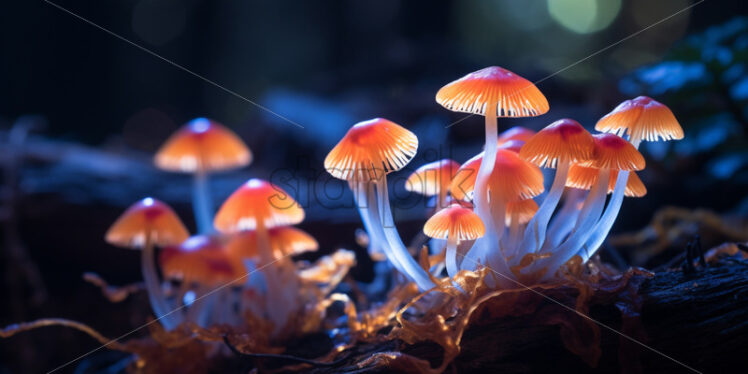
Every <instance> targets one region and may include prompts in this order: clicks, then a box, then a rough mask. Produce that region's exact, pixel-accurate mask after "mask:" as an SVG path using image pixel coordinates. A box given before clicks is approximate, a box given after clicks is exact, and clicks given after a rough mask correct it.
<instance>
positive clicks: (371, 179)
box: [325, 118, 434, 290]
mask: <svg viewBox="0 0 748 374" xmlns="http://www.w3.org/2000/svg"><path fill="white" fill-rule="evenodd" d="M417 149H418V138H417V137H416V136H415V134H413V133H412V132H410V131H408V130H407V129H405V128H403V127H402V126H400V125H398V124H396V123H394V122H392V121H389V120H386V119H383V118H375V119H371V120H368V121H364V122H359V123H357V124H355V125H354V126H353V127H351V129H350V130H348V132H347V133H346V134H345V136H343V138H342V139H341V140H340V142H338V144H337V145H335V147H334V148H333V149H332V150H331V151H330V153H329V154H328V155H327V157H326V158H325V170H327V172H328V173H330V174H331V175H332V176H333V177H335V178H338V179H342V180H346V181H348V183H349V186H350V188H351V190H352V191H353V196H354V200H355V201H356V205H357V206H358V209H359V213H360V214H361V220H362V221H363V222H364V227H365V228H366V231H367V232H368V233H369V237H370V238H371V240H372V243H370V248H369V249H370V251H371V249H372V248H382V249H383V250H384V252H385V255H387V258H388V259H389V260H390V262H391V263H392V264H393V266H395V268H396V269H397V270H398V271H400V272H401V273H403V274H404V275H406V276H407V277H408V278H410V279H411V280H413V281H414V282H415V283H416V284H417V285H418V287H419V288H420V289H421V290H427V289H429V288H431V287H433V286H434V283H433V282H432V281H431V279H430V278H429V275H428V273H426V271H424V270H423V269H422V268H421V267H420V266H419V265H418V263H417V262H416V261H415V259H413V257H412V256H411V255H410V254H409V253H408V250H407V249H406V248H405V245H404V244H403V242H402V239H401V238H400V234H399V233H398V232H397V228H396V227H395V225H394V220H393V218H392V211H391V208H390V202H389V194H388V192H387V174H388V173H390V172H393V171H397V170H400V169H401V168H402V167H404V166H405V165H407V164H408V162H410V160H411V159H412V158H413V156H415V154H416V150H417ZM371 246H373V247H371Z"/></svg>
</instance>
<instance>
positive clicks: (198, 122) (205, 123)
mask: <svg viewBox="0 0 748 374" xmlns="http://www.w3.org/2000/svg"><path fill="white" fill-rule="evenodd" d="M190 129H191V130H192V131H193V132H196V133H199V134H202V133H204V132H206V131H208V130H209V129H210V120H208V119H207V118H195V119H193V120H192V121H190Z"/></svg>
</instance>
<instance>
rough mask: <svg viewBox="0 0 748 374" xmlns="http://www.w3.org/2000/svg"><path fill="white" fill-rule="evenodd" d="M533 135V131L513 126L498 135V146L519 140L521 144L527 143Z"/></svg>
mask: <svg viewBox="0 0 748 374" xmlns="http://www.w3.org/2000/svg"><path fill="white" fill-rule="evenodd" d="M534 135H535V131H532V130H530V129H528V128H527V127H522V126H514V127H512V128H510V129H508V130H506V131H504V132H502V133H501V134H499V146H501V145H502V144H504V143H506V142H510V141H512V140H519V141H521V142H527V141H528V140H530V138H532V137H533V136H534Z"/></svg>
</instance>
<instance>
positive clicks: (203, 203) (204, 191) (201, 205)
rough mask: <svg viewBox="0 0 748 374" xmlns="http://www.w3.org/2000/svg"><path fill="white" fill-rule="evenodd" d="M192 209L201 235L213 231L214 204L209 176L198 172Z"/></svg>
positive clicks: (195, 178)
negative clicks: (209, 186)
mask: <svg viewBox="0 0 748 374" xmlns="http://www.w3.org/2000/svg"><path fill="white" fill-rule="evenodd" d="M192 209H193V211H194V212H195V223H196V224H197V232H198V233H199V234H209V233H210V232H212V231H213V203H212V201H211V198H210V190H209V188H208V174H207V173H205V172H204V171H197V172H196V173H195V174H194V176H193V188H192Z"/></svg>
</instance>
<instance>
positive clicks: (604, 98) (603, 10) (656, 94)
mask: <svg viewBox="0 0 748 374" xmlns="http://www.w3.org/2000/svg"><path fill="white" fill-rule="evenodd" d="M54 3H55V4H58V5H59V6H61V7H64V8H65V9H67V10H68V11H70V12H71V13H74V14H76V15H78V16H80V17H83V18H85V19H87V20H90V21H91V22H93V23H95V24H96V25H99V26H100V27H101V28H104V29H106V30H108V31H109V32H111V33H114V34H117V35H119V36H121V37H122V38H125V39H127V40H128V41H130V42H132V43H133V44H136V45H137V46H133V45H131V44H128V43H127V42H125V41H123V40H119V39H117V38H116V37H114V36H112V35H110V34H108V33H107V32H105V31H102V30H101V29H97V27H95V26H92V25H90V24H87V23H86V22H85V21H83V20H81V19H79V18H76V16H74V15H72V14H69V13H66V12H65V11H63V10H61V9H58V8H56V7H54V6H52V5H50V4H47V3H45V2H43V1H20V0H12V1H11V2H9V3H6V4H5V6H4V9H3V11H2V12H0V31H1V32H0V50H2V54H1V56H2V57H0V142H2V144H1V145H0V147H2V149H0V156H1V159H0V161H2V168H3V170H2V172H3V174H2V176H1V178H2V189H1V190H0V203H1V204H2V205H1V206H0V224H2V225H3V231H2V232H1V233H0V235H1V236H2V241H0V248H2V251H0V258H2V261H3V266H2V270H0V271H2V276H3V281H2V291H0V295H2V297H3V302H2V304H0V305H2V307H0V325H3V326H4V325H7V324H9V323H13V322H19V321H23V320H31V319H34V318H39V317H65V318H71V319H75V320H80V321H84V322H86V323H89V324H91V325H92V326H93V327H95V328H97V329H99V331H101V332H102V333H104V334H105V335H107V336H112V337H114V336H119V335H121V334H122V333H124V332H127V331H129V330H130V329H131V328H134V327H136V326H139V325H140V324H141V323H142V321H144V320H145V318H146V313H147V309H146V308H145V307H144V306H145V305H146V304H145V300H144V298H143V297H141V296H142V295H139V296H136V297H131V298H129V299H127V300H125V301H123V302H121V303H117V304H111V303H109V302H108V301H106V300H105V299H104V298H103V297H102V296H101V294H100V291H99V290H98V289H97V288H96V287H94V286H92V285H90V284H88V283H86V282H84V281H83V279H82V278H81V274H82V273H83V272H85V271H95V272H97V273H99V274H100V275H102V277H104V278H105V279H106V280H108V281H110V282H111V283H113V284H117V285H121V284H126V283H130V282H135V281H138V280H139V279H140V272H139V270H138V269H139V267H138V261H139V259H138V255H139V254H138V253H137V252H135V251H128V250H124V249H118V248H114V247H111V246H109V245H107V244H106V243H104V241H103V235H104V232H105V231H106V229H107V228H108V226H109V225H110V224H111V223H112V221H113V220H114V219H115V218H116V217H117V216H118V215H119V213H121V211H122V210H123V209H124V208H126V207H127V206H128V205H130V204H131V203H132V202H134V201H136V200H138V199H140V198H143V197H145V196H153V197H156V198H159V199H162V200H164V201H166V202H168V203H170V204H171V205H173V206H174V207H175V208H176V210H177V211H178V213H180V215H181V216H182V217H183V219H184V221H185V222H186V223H187V224H188V226H189V227H190V228H194V222H193V219H192V213H191V209H190V205H189V199H190V187H191V185H190V178H189V176H183V175H175V174H168V173H165V172H161V171H158V170H156V169H155V168H154V167H153V166H151V157H152V155H153V153H154V152H155V151H156V150H157V149H158V147H159V146H160V145H161V143H162V142H163V141H164V140H165V139H166V138H167V137H168V136H169V135H170V134H171V133H172V132H173V131H174V130H175V129H177V128H178V127H179V126H180V125H182V124H183V123H185V122H186V121H188V120H190V119H192V118H195V117H202V116H204V117H209V118H212V119H215V120H217V121H219V122H221V123H223V124H225V125H226V126H228V127H230V128H232V129H233V130H234V131H236V132H237V133H238V134H239V135H240V136H241V137H242V139H244V141H245V142H246V143H247V144H248V145H249V147H250V148H251V149H252V151H253V153H254V156H255V159H254V162H253V164H252V165H250V166H249V167H248V168H245V169H243V170H239V171H236V172H229V173H223V174H216V175H213V176H212V178H211V186H212V188H213V194H214V199H215V201H216V202H220V201H222V200H223V199H224V198H225V197H226V196H228V195H229V194H230V193H231V191H233V189H235V188H236V187H237V186H238V185H239V184H240V183H242V182H243V181H245V180H246V179H248V178H250V177H258V178H264V179H269V180H272V181H273V182H275V183H277V184H280V185H281V186H282V187H283V188H285V189H286V190H287V191H288V192H289V193H291V194H292V195H294V196H295V197H296V198H297V199H298V200H299V201H300V202H302V204H303V205H304V207H305V209H306V210H307V219H306V221H305V222H304V223H303V224H302V225H300V226H301V227H302V228H304V229H306V230H308V231H309V232H311V233H312V234H313V235H315V236H316V237H317V239H318V240H319V242H320V244H321V250H320V254H325V253H329V252H331V251H333V250H334V249H336V248H341V247H344V248H349V249H353V250H356V251H357V252H358V253H359V255H360V256H359V265H358V266H357V267H356V268H355V269H354V272H353V277H354V278H355V279H357V280H360V281H364V282H366V281H368V280H370V279H371V260H369V259H368V258H367V256H366V255H365V251H364V250H363V249H362V248H360V247H358V246H357V245H356V242H355V237H354V231H355V230H356V228H358V227H360V221H359V218H358V215H357V213H356V211H355V210H354V209H353V207H352V205H351V202H350V196H349V195H347V192H343V191H344V190H345V189H344V188H342V185H339V186H338V187H337V188H338V190H335V191H333V192H330V191H327V190H325V193H319V186H320V185H321V184H322V185H324V184H325V183H326V182H328V181H330V179H329V178H328V177H327V174H325V173H324V171H323V168H322V160H323V159H324V157H325V155H326V154H327V152H328V151H329V150H330V149H331V148H332V146H333V145H334V144H335V143H336V142H337V141H338V140H339V139H340V138H341V137H342V136H343V134H344V133H345V132H346V131H347V129H348V128H349V127H350V126H351V125H352V124H354V123H356V122H358V121H361V120H365V119H369V118H372V117H385V118H388V119H391V120H393V121H395V122H398V123H400V124H402V125H404V126H405V127H407V128H409V129H410V130H412V131H413V132H415V133H416V135H418V137H419V139H420V149H419V154H418V156H417V157H416V159H414V161H413V162H412V163H411V165H409V166H408V168H409V170H413V169H415V168H416V167H418V166H420V165H421V164H423V163H425V162H428V161H434V160H437V159H440V158H444V157H450V158H453V159H455V160H457V161H458V162H464V161H466V160H467V159H468V158H470V157H472V156H473V155H475V154H476V153H478V152H479V151H480V150H481V146H482V144H483V141H484V137H483V131H484V130H483V121H482V118H481V117H477V116H473V117H471V118H467V119H464V117H465V116H464V115H460V114H457V113H452V112H449V111H447V110H445V109H443V108H442V107H440V106H439V105H438V104H436V103H435V101H434V95H435V93H436V91H437V90H438V89H439V88H440V87H441V86H442V85H444V84H446V83H448V82H450V81H452V80H454V79H457V78H459V77H461V76H462V75H464V74H466V73H469V72H471V71H474V70H478V69H480V68H483V67H486V66H490V65H499V66H502V67H505V68H508V69H510V70H512V71H514V72H516V73H518V74H520V75H522V76H524V77H526V78H528V79H529V80H531V81H536V82H538V87H539V88H540V90H541V91H542V92H543V93H544V94H545V95H546V97H547V98H548V100H549V102H550V105H551V110H550V112H549V113H548V114H546V115H544V116H541V117H537V118H530V119H502V120H500V121H499V126H500V128H508V127H511V126H517V125H522V126H527V127H530V128H533V129H536V130H537V129H540V128H542V127H543V126H545V125H547V124H549V123H551V122H552V121H554V120H556V119H559V118H563V117H570V118H574V119H576V120H578V121H579V122H581V123H582V124H583V125H585V126H586V127H588V128H589V129H590V130H591V129H592V127H594V124H595V122H596V120H597V119H598V118H600V117H601V116H603V115H604V114H606V113H608V112H609V111H610V110H612V109H613V108H614V107H615V106H616V105H617V104H618V103H620V102H621V101H623V100H625V99H630V98H633V97H635V96H638V95H648V96H651V97H653V98H655V99H656V100H658V101H661V102H663V103H664V104H666V105H668V106H669V107H670V108H671V109H672V110H673V112H674V113H675V115H676V117H677V118H678V119H679V121H680V122H681V124H682V125H683V127H684V129H685V133H686V138H685V139H684V140H682V141H678V142H671V143H668V144H665V143H655V144H645V145H644V146H643V152H644V153H645V156H646V157H647V162H648V164H647V169H646V170H644V171H643V172H641V173H640V176H641V178H642V179H643V181H644V183H645V184H646V185H647V187H648V190H649V193H648V195H647V196H646V197H644V198H640V199H627V200H626V201H625V203H624V205H623V209H622V212H621V215H620V216H619V219H618V221H617V224H616V226H615V227H614V232H618V233H620V232H628V231H633V230H639V229H641V228H643V227H645V226H647V224H648V223H649V221H650V219H651V218H652V217H653V215H654V214H655V212H656V211H657V210H658V209H660V208H662V207H665V206H678V207H682V208H687V209H701V208H705V209H708V210H709V211H713V212H715V213H716V214H718V215H720V216H722V217H727V219H731V220H738V221H739V220H741V219H744V218H745V217H746V215H748V199H747V197H748V139H747V136H748V106H747V105H746V104H747V103H748V76H747V75H746V69H748V66H747V65H746V64H747V63H748V18H746V12H745V5H744V4H742V3H741V2H739V1H716V0H712V1H705V2H703V3H702V4H698V5H696V6H694V7H692V8H689V9H686V8H688V7H689V6H691V5H693V4H694V2H693V1H689V0H662V1H656V2H653V1H649V0H630V1H623V0H532V1H514V0H492V1H431V2H428V3H422V2H406V1H395V0H384V1H377V2H343V1H288V0H278V1H272V2H259V1H238V0H234V1H221V2H217V1H195V0H186V1H178V0H138V1H135V0H128V1H68V0H55V1H54ZM684 9H686V10H684ZM678 12H680V13H678ZM676 13H677V14H676ZM674 14H675V15H674ZM671 16H672V17H671ZM668 17H670V18H668ZM666 18H667V19H666ZM663 19H666V20H665V21H662V22H660V21H661V20H663ZM658 22H659V23H658ZM653 25H654V26H653ZM632 35H633V36H632ZM140 48H144V49H148V50H150V51H152V52H154V53H156V54H158V55H159V56H161V57H162V58H163V59H165V60H168V61H171V62H172V64H170V63H168V62H166V61H164V60H162V59H159V58H158V57H155V56H153V55H151V54H149V53H147V52H145V51H143V50H142V49H140ZM174 64H176V65H179V66H182V67H184V68H185V69H188V70H190V71H192V72H194V73H195V74H197V75H200V76H202V77H204V78H205V79H199V78H198V77H196V76H194V75H192V74H190V73H187V72H185V71H183V70H181V69H179V68H177V67H175V66H174ZM206 79H207V80H210V81H212V82H215V83H216V84H217V85H220V86H222V87H224V88H225V89H226V90H230V91H233V92H235V93H237V94H238V95H240V96H242V97H244V98H246V100H244V99H242V98H239V97H237V96H235V95H232V94H231V93H228V92H226V91H225V90H222V89H220V88H218V87H216V85H213V84H210V83H208V82H206ZM248 101H252V102H254V103H256V104H258V105H261V106H263V107H265V108H267V109H268V110H269V111H268V110H262V109H260V108H258V106H257V105H253V104H252V103H250V102H248ZM270 111H272V112H274V113H276V114H277V115H275V114H273V113H271V112H270ZM282 117H283V118H282ZM284 118H285V119H288V120H290V121H287V120H285V119H284ZM463 119H464V120H463ZM460 120H462V121H460ZM455 121H460V122H459V123H457V124H454V125H452V124H453V123H454V122H455ZM302 127H303V128H302ZM407 175H408V170H404V171H401V172H400V173H398V174H396V175H393V177H392V178H391V183H392V187H391V188H392V189H393V195H394V197H393V203H394V204H395V205H396V209H395V214H396V218H397V219H398V221H399V225H398V227H399V228H400V231H401V234H402V235H403V237H404V239H405V240H406V242H407V241H408V240H410V238H413V237H415V236H416V234H417V233H418V232H419V230H420V228H421V225H422V224H423V222H424V220H425V215H426V212H427V210H428V209H427V208H426V206H425V203H423V201H422V200H420V199H419V198H418V197H415V196H412V195H409V194H407V193H405V191H404V189H403V181H404V178H405V177H407ZM330 183H332V182H330ZM328 187H329V186H328ZM333 190H334V188H333ZM336 191H337V192H336ZM340 193H344V194H346V195H342V196H343V197H340V196H341V195H340ZM331 194H332V195H334V196H333V197H331V196H330V195H331ZM336 199H337V200H336ZM328 200H335V201H337V202H340V201H345V202H346V203H347V206H346V207H343V208H344V209H343V208H339V209H331V208H330V206H334V205H330V204H325V203H326V202H327V203H329V201H328ZM344 205H346V204H344ZM699 230H700V228H699V227H695V228H693V230H692V231H695V232H697V233H698V232H699ZM732 234H734V235H741V234H743V235H744V234H745V233H741V232H738V233H732ZM702 236H703V237H704V240H705V241H707V243H705V245H707V246H708V245H710V244H711V245H714V244H719V240H720V239H718V238H714V239H711V240H712V241H713V242H709V240H710V238H709V236H708V235H706V233H702ZM735 240H737V239H735ZM678 245H680V244H678V243H675V244H672V247H674V248H675V249H673V250H680V247H678ZM676 247H677V248H676ZM610 253H614V255H613V257H615V260H616V261H618V262H619V263H622V264H626V265H628V264H634V265H642V266H649V267H652V266H657V265H659V264H660V263H662V262H663V261H664V259H662V257H660V259H659V260H658V259H655V260H652V259H651V256H650V257H646V259H637V258H636V256H632V255H630V253H628V252H626V251H624V250H614V251H612V252H610ZM663 253H664V252H663ZM309 258H310V259H311V258H314V256H311V257H309ZM95 347H96V344H95V343H94V342H93V341H91V340H90V339H89V338H88V337H87V336H83V334H80V333H78V332H75V331H71V330H65V329H60V328H52V329H48V330H43V331H35V332H32V333H28V334H24V335H21V336H18V337H14V338H13V339H11V340H0V373H21V372H39V371H47V370H49V369H51V368H54V367H56V366H57V365H60V364H62V363H64V362H66V361H68V360H70V359H73V358H74V357H76V356H77V355H80V354H82V353H84V352H85V351H87V350H88V349H92V348H95ZM106 355H116V354H115V353H104V352H102V353H101V356H105V358H104V359H103V360H105V361H107V360H109V359H108V358H107V357H108V356H106ZM97 357H99V356H97ZM92 360H94V361H86V362H84V364H85V365H81V366H79V367H78V369H77V370H78V371H77V372H81V373H83V372H93V371H94V369H92V368H95V366H96V363H95V359H93V358H92ZM66 370H68V371H74V366H73V367H72V368H66Z"/></svg>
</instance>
